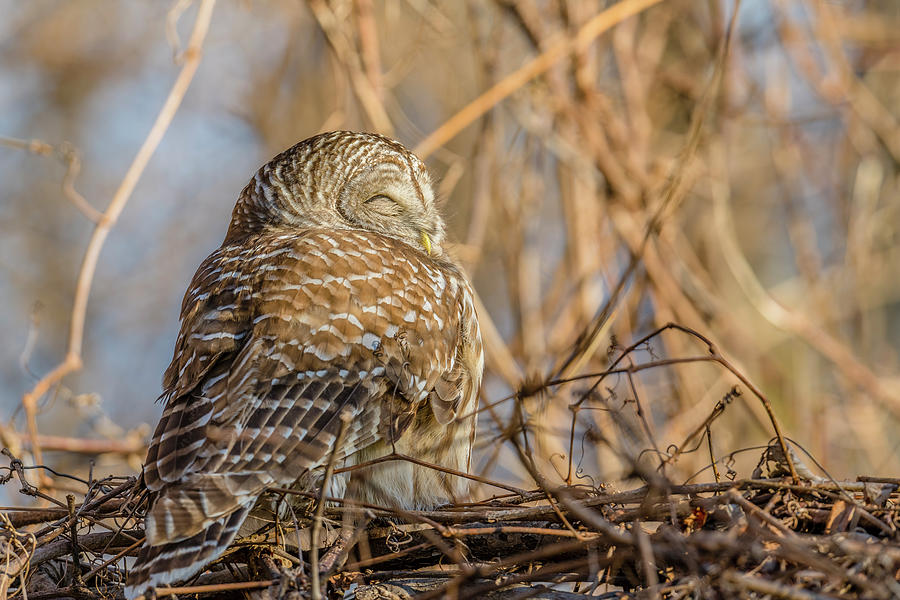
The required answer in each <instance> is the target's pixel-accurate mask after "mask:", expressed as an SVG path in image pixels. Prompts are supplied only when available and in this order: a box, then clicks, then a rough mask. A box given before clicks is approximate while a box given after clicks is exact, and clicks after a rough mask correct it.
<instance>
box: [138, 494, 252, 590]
mask: <svg viewBox="0 0 900 600" xmlns="http://www.w3.org/2000/svg"><path fill="white" fill-rule="evenodd" d="M252 506H253V505H252V503H251V504H250V506H246V507H239V508H238V509H237V510H236V511H235V512H233V513H231V514H228V515H225V516H223V517H222V518H221V519H219V520H218V521H214V522H213V523H211V524H210V525H209V527H207V528H206V529H204V530H203V531H201V532H199V533H197V534H196V535H193V536H191V537H189V538H187V539H183V540H179V541H177V542H170V543H164V544H160V545H158V546H150V545H147V544H145V545H144V546H143V547H142V548H141V551H140V553H139V554H138V557H137V560H136V561H135V563H134V566H133V567H132V568H131V570H129V572H128V579H127V580H126V584H125V597H126V598H128V599H129V600H133V599H134V598H137V597H138V596H140V595H141V594H142V593H144V592H145V591H146V590H147V588H151V587H156V586H159V585H162V584H169V583H175V582H178V581H183V580H185V579H187V578H189V577H191V576H192V575H195V574H196V573H198V572H200V571H201V570H202V569H203V568H204V567H206V565H208V564H209V563H210V562H212V561H213V560H215V559H216V558H218V557H219V556H221V555H222V553H223V552H225V550H226V549H227V548H228V546H229V544H231V542H232V541H234V538H235V536H236V535H237V532H238V529H239V528H240V526H241V524H242V523H243V522H244V520H245V519H246V518H247V515H248V514H249V512H250V509H251V508H252Z"/></svg>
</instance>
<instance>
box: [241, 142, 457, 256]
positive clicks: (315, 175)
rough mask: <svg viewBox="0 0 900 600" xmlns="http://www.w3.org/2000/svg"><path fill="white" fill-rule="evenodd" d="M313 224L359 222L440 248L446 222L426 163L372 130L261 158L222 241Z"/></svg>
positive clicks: (431, 249)
mask: <svg viewBox="0 0 900 600" xmlns="http://www.w3.org/2000/svg"><path fill="white" fill-rule="evenodd" d="M311 227H324V228H340V229H365V230H368V231H374V232H376V233H380V234H383V235H387V236H390V237H393V238H397V239H399V240H402V241H403V242H405V243H407V244H409V245H410V246H412V247H414V248H418V249H419V250H421V251H423V252H425V253H427V254H430V255H432V256H440V255H441V254H442V253H443V249H442V245H441V244H442V242H443V240H444V221H443V220H442V219H441V217H440V215H439V214H438V211H437V208H436V207H435V202H434V191H433V190H432V187H431V179H430V177H429V176H428V171H427V170H426V168H425V165H424V164H423V163H422V161H421V160H419V159H418V158H417V157H416V156H415V155H414V154H413V153H412V152H410V151H409V150H407V149H406V148H404V147H403V146H402V145H401V144H400V143H398V142H395V141H394V140H391V139H389V138H386V137H384V136H381V135H377V134H373V133H354V132H351V131H332V132H329V133H323V134H320V135H317V136H315V137H311V138H309V139H306V140H303V141H302V142H300V143H299V144H296V145H295V146H293V147H292V148H289V149H288V150H285V151H284V152H282V153H281V154H279V155H278V156H276V157H275V158H273V159H272V160H271V161H269V162H268V163H266V164H265V165H263V166H262V167H261V168H260V169H259V171H257V172H256V175H255V176H254V177H253V179H252V180H251V181H250V183H248V184H247V186H246V187H245V188H244V190H243V191H242V192H241V195H240V197H239V198H238V202H237V204H236V205H235V207H234V212H233V213H232V217H231V225H230V226H229V228H228V235H227V236H226V238H225V240H226V243H228V242H231V241H235V240H238V239H246V238H247V237H252V236H253V235H258V234H259V233H261V232H263V231H267V230H272V229H294V228H298V229H307V228H311Z"/></svg>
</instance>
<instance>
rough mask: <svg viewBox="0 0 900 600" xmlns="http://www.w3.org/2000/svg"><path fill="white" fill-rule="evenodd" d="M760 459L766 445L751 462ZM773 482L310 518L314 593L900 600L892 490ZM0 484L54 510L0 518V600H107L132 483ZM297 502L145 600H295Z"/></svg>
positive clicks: (556, 493)
mask: <svg viewBox="0 0 900 600" xmlns="http://www.w3.org/2000/svg"><path fill="white" fill-rule="evenodd" d="M776 454H777V447H776V446H774V445H773V446H770V448H769V449H768V450H767V456H768V457H769V458H770V459H771V457H772V456H774V455H776ZM775 474H777V472H776V471H774V470H770V471H768V472H766V473H765V475H766V476H768V478H762V475H763V474H762V473H761V472H760V471H759V470H757V471H756V472H755V473H754V476H755V477H757V476H758V477H760V478H754V479H742V480H735V481H723V482H718V483H699V484H692V485H668V484H666V483H665V482H663V481H657V480H656V479H655V478H648V480H651V481H650V482H649V483H645V484H644V485H640V486H638V487H635V489H630V490H626V491H611V490H602V489H596V488H590V487H586V486H569V487H562V488H557V489H551V490H538V491H528V492H522V493H508V494H505V495H502V496H497V497H494V498H491V499H487V500H483V501H481V502H475V503H468V504H460V505H456V506H448V507H444V508H442V509H440V510H435V511H415V512H403V511H395V510H391V509H388V508H380V507H374V506H363V505H359V504H353V503H349V502H340V503H338V502H336V503H333V504H332V505H331V506H330V508H328V509H327V510H326V511H325V515H326V517H327V519H326V523H327V525H326V529H327V534H328V535H326V536H325V538H326V540H325V542H326V546H328V547H330V550H327V551H325V553H324V555H323V558H322V560H321V561H320V562H318V566H319V568H320V569H328V568H329V567H330V570H329V571H328V572H327V573H326V577H325V578H323V584H322V586H323V589H322V594H323V597H332V598H358V599H366V600H368V599H374V598H404V597H410V596H415V597H417V598H421V599H427V598H439V597H455V598H458V599H463V598H476V597H487V598H570V597H574V596H581V595H591V596H595V597H606V598H632V597H638V595H639V594H641V593H644V594H646V592H647V591H650V592H652V593H653V594H655V597H665V598H682V597H777V598H822V597H838V598H857V597H859V598H892V597H898V596H900V582H898V579H900V534H898V528H900V493H898V488H900V479H892V478H866V477H860V478H858V481H855V482H836V481H828V480H822V479H816V480H814V481H807V480H800V481H796V482H795V481H792V480H790V479H789V478H781V477H774V476H773V475H775ZM17 475H18V476H19V477H17V479H18V480H19V481H20V482H23V488H22V492H23V493H26V494H32V495H37V496H38V497H41V498H43V499H44V500H45V501H46V502H48V503H50V504H55V505H54V506H50V507H48V508H40V509H21V510H6V511H5V512H4V513H3V516H2V521H3V528H2V533H0V536H2V538H0V551H2V554H3V557H4V562H5V568H4V572H3V574H2V578H3V579H2V585H0V592H2V597H21V598H26V597H27V598H28V599H30V600H43V599H50V598H63V597H72V598H79V599H95V598H122V597H123V595H122V591H121V590H122V583H123V581H124V577H125V572H126V570H127V558H126V557H128V556H133V555H134V554H135V553H136V551H137V548H138V547H139V545H140V544H141V542H142V540H143V531H142V523H141V516H140V514H141V510H142V508H141V502H140V498H139V497H137V496H135V495H134V494H133V489H134V480H133V479H129V478H109V479H105V480H100V481H92V482H90V483H89V489H88V491H87V493H86V494H85V497H84V499H83V500H82V501H81V502H80V503H75V502H74V496H69V499H70V501H69V503H68V505H67V506H61V505H59V503H58V501H55V500H52V499H50V497H49V496H44V495H43V494H41V493H40V492H39V491H37V490H36V489H34V488H32V487H30V486H29V485H28V484H27V483H24V479H22V478H21V475H22V465H21V463H19V462H18V461H16V460H15V459H12V460H11V461H10V467H9V473H8V474H7V475H6V477H5V480H4V482H9V481H10V480H11V479H13V477H16V476H17ZM285 492H286V491H284V490H283V491H281V492H280V496H279V497H280V498H284V497H285ZM312 504H313V503H312V502H310V509H309V510H308V511H307V512H306V513H303V512H302V511H300V512H297V514H296V515H295V516H294V518H293V519H292V520H293V522H292V523H290V524H287V523H277V522H276V523H273V524H272V526H271V527H269V528H268V529H269V531H268V532H266V531H262V532H261V534H260V535H256V536H252V537H250V538H244V539H242V540H239V541H238V542H237V543H236V544H234V546H233V547H232V548H231V550H230V551H229V552H228V553H227V554H226V556H224V557H223V558H222V559H221V560H220V561H218V562H217V563H215V564H214V565H213V566H212V567H211V568H210V569H209V570H207V571H206V572H205V573H203V574H201V575H199V576H198V577H196V578H195V579H194V580H193V581H191V582H188V583H187V584H185V585H184V586H181V587H178V588H160V589H157V591H156V595H157V596H158V597H163V596H169V595H174V594H177V595H179V596H183V595H190V596H191V597H198V598H212V597H246V596H244V594H249V595H250V596H251V597H254V598H301V597H307V595H308V594H309V593H310V589H311V588H310V577H309V573H310V562H309V556H308V552H306V550H308V548H309V541H308V540H309V536H308V535H306V532H308V530H309V524H310V522H311V520H312V508H311V507H312ZM342 523H343V524H344V525H343V528H342ZM354 523H355V524H358V525H356V526H353V525H352V524H354ZM366 524H367V525H366ZM298 547H299V550H298ZM313 593H314V591H313ZM642 597H644V596H642Z"/></svg>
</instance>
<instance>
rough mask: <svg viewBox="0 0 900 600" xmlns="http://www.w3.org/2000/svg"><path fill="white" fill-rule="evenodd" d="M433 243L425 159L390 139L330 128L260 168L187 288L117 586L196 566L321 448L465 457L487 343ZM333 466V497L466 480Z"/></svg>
mask: <svg viewBox="0 0 900 600" xmlns="http://www.w3.org/2000/svg"><path fill="white" fill-rule="evenodd" d="M443 243H444V223H443V221H442V219H441V217H440V215H439V214H438V211H437V209H436V207H435V197H434V191H433V190H432V186H431V183H430V179H429V176H428V172H427V170H426V168H425V166H424V165H423V164H422V162H421V161H420V160H419V159H418V158H417V157H416V156H414V155H413V154H412V153H410V152H409V151H408V150H406V149H405V148H404V147H403V146H401V145H400V144H399V143H397V142H395V141H393V140H390V139H388V138H385V137H382V136H380V135H374V134H367V133H351V132H345V131H339V132H332V133H325V134H322V135H318V136H315V137H313V138H310V139H308V140H305V141H302V142H300V143H299V144H297V145H295V146H294V147H292V148H290V149H289V150H286V151H285V152H282V153H281V154H279V155H278V156H276V157H275V158H274V159H272V161H270V162H269V163H267V164H266V165H264V166H263V167H262V168H261V169H259V171H257V173H256V175H255V176H254V177H253V179H252V180H251V181H250V183H249V184H247V186H246V187H245V188H244V189H243V191H242V192H241V194H240V196H239V198H238V200H237V204H236V205H235V207H234V211H233V213H232V217H231V223H230V225H229V227H228V232H227V234H226V236H225V240H224V242H223V243H222V245H221V247H220V248H219V249H217V250H216V251H215V252H213V253H212V254H210V255H209V257H207V259H206V260H205V261H203V263H202V264H201V265H200V267H199V268H198V269H197V272H196V274H195V275H194V278H193V281H192V282H191V285H190V287H189V288H188V290H187V293H186V294H185V297H184V301H183V304H182V309H181V329H180V332H179V334H178V339H177V341H176V344H175V352H174V357H173V359H172V362H171V364H170V365H169V367H168V369H167V370H166V372H165V376H164V378H163V389H164V392H163V396H162V398H163V399H164V401H165V408H164V410H163V414H162V417H161V418H160V421H159V424H158V425H157V427H156V431H155V433H154V435H153V439H152V441H151V443H150V448H149V450H148V452H147V459H146V461H145V464H144V470H143V474H142V483H143V486H144V487H145V488H146V490H147V491H148V493H149V497H150V502H149V507H148V509H147V514H146V517H145V527H146V541H145V542H144V545H143V547H142V548H141V550H140V553H139V556H138V558H137V559H136V562H135V563H134V565H133V567H132V568H131V570H130V572H129V574H128V578H127V585H126V589H125V594H126V596H127V597H129V598H134V597H136V596H137V595H139V594H140V593H141V592H143V591H144V590H145V589H147V588H148V587H152V586H157V585H159V584H166V583H171V582H175V581H180V580H184V579H186V578H188V577H190V576H192V575H194V574H196V573H198V572H199V571H200V570H202V569H203V568H204V567H205V566H206V565H207V564H209V563H210V562H211V561H213V560H214V559H216V558H217V557H218V556H220V555H221V554H222V552H224V551H225V549H226V548H227V547H228V545H229V544H230V543H231V542H232V541H233V540H234V538H235V536H236V535H237V534H238V532H239V531H240V530H241V527H242V524H244V523H245V521H247V519H248V516H249V515H250V514H251V512H252V511H254V507H255V506H257V505H258V503H261V502H262V500H261V497H262V496H263V495H264V494H265V492H266V490H267V489H269V488H271V487H283V486H294V487H301V488H304V487H305V488H307V489H310V491H319V488H318V487H317V486H321V485H322V476H321V473H322V472H323V470H324V468H325V466H326V463H328V462H329V461H330V460H334V461H336V462H335V463H333V464H336V465H337V466H352V465H358V464H361V463H363V462H366V461H371V460H372V459H375V458H378V457H382V456H385V455H388V454H390V453H391V452H396V453H398V454H404V455H408V456H411V457H414V458H416V459H419V460H421V461H425V462H427V463H431V464H435V465H440V466H442V467H446V468H449V469H452V470H456V471H466V470H467V469H468V466H469V461H470V457H471V453H472V444H473V441H474V435H475V425H476V423H475V421H476V419H475V414H476V411H475V405H476V402H477V392H478V388H479V385H480V382H481V376H482V370H483V353H482V344H481V335H480V332H479V328H478V320H477V317H476V314H475V305H474V299H473V293H472V289H471V287H470V285H469V283H468V281H467V280H466V277H465V275H464V274H463V272H462V270H461V269H460V267H459V266H458V265H457V264H456V263H455V262H454V260H453V258H452V257H450V256H449V255H448V253H447V252H446V250H445V249H444V246H443ZM336 446H337V447H336ZM331 483H332V487H331V488H329V489H328V490H325V492H326V493H327V494H328V495H335V494H337V495H341V494H343V495H346V496H352V497H353V498H354V499H357V500H361V501H365V502H370V503H374V504H378V505H381V506H388V507H396V508H401V509H428V508H432V507H434V506H437V505H440V504H443V503H446V502H448V501H452V500H454V499H457V498H459V497H462V496H464V495H465V492H466V488H467V486H466V480H464V479H462V478H459V477H456V476H453V475H448V474H446V473H445V472H444V471H441V470H435V469H433V468H428V467H424V466H419V465H417V464H413V463H411V462H408V461H396V460H394V461H385V462H381V463H379V464H376V465H374V466H365V467H362V468H359V469H357V470H350V471H349V472H348V473H345V474H344V476H342V477H337V476H336V477H335V478H334V480H333V481H332V482H331ZM257 510H258V506H257Z"/></svg>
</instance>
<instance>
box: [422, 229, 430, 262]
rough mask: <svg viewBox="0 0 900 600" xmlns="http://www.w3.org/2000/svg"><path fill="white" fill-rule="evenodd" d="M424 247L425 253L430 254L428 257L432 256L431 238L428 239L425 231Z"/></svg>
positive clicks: (423, 237) (423, 235) (423, 233)
mask: <svg viewBox="0 0 900 600" xmlns="http://www.w3.org/2000/svg"><path fill="white" fill-rule="evenodd" d="M422 245H423V246H424V247H425V252H427V253H428V256H431V238H430V237H428V234H427V233H425V230H422Z"/></svg>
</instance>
